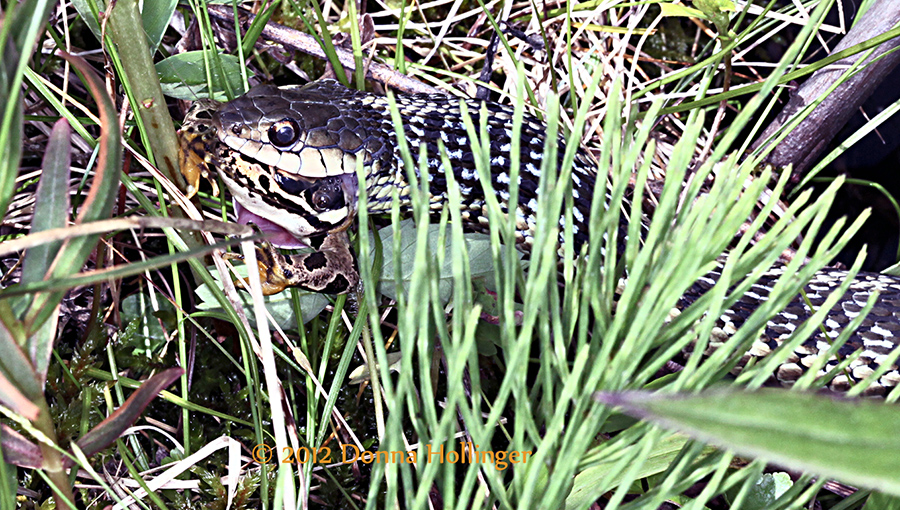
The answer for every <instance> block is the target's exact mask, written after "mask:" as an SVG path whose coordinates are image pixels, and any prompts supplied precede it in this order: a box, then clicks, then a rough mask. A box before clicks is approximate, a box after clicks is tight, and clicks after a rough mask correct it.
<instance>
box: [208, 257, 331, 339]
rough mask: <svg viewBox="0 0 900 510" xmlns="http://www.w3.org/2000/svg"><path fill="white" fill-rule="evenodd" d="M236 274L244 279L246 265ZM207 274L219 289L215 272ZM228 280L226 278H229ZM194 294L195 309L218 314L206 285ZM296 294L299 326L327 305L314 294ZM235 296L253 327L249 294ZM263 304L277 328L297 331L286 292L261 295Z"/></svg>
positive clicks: (291, 304)
mask: <svg viewBox="0 0 900 510" xmlns="http://www.w3.org/2000/svg"><path fill="white" fill-rule="evenodd" d="M235 270H236V272H237V273H238V275H240V276H246V274H247V266H245V265H238V266H236V267H235ZM209 272H210V274H212V275H213V277H214V278H215V279H216V282H217V284H218V286H219V288H221V287H222V285H221V284H219V283H218V282H221V277H220V276H219V272H218V271H216V270H215V268H210V270H209ZM229 277H230V275H229ZM195 292H196V293H197V297H199V298H200V301H201V302H200V303H198V304H197V308H198V309H200V310H205V311H208V312H220V311H222V308H221V306H220V305H219V302H218V301H217V300H216V296H215V294H213V292H212V291H211V290H210V289H209V287H208V286H207V285H206V284H203V285H200V286H199V287H197V290H196V291H195ZM299 292H300V310H301V311H302V313H303V317H302V322H301V323H302V324H306V323H307V322H309V321H311V320H313V319H314V318H316V317H317V316H318V315H319V314H320V313H322V310H324V309H325V307H326V306H328V303H329V301H328V297H326V296H325V295H324V294H318V293H315V292H305V291H299ZM238 297H239V298H240V300H241V304H242V305H243V307H244V314H245V315H246V316H247V320H248V321H249V322H250V325H251V326H254V327H255V326H256V314H255V313H253V299H252V298H251V297H250V293H249V292H246V291H244V290H238ZM263 301H264V302H265V304H266V309H267V310H269V313H270V314H272V318H273V319H275V323H276V324H278V326H279V327H281V329H284V330H296V329H297V324H298V322H297V316H296V315H295V314H294V304H293V302H292V301H291V293H290V291H285V292H279V293H278V294H275V295H273V296H265V298H264V299H263Z"/></svg>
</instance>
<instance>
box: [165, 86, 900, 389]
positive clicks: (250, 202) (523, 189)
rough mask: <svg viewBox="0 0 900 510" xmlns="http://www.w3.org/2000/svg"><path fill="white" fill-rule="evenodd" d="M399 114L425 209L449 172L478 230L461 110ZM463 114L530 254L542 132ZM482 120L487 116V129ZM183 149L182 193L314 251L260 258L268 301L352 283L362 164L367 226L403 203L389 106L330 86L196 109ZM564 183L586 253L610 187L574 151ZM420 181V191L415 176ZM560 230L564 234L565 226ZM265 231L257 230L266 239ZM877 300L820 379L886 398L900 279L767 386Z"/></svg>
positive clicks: (282, 241)
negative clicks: (226, 198)
mask: <svg viewBox="0 0 900 510" xmlns="http://www.w3.org/2000/svg"><path fill="white" fill-rule="evenodd" d="M395 102H396V105H397V110H398V112H399V116H400V119H401V122H402V128H403V133H404V139H405V141H406V143H408V145H409V146H410V149H411V152H412V154H414V155H417V154H419V150H420V148H424V149H425V150H426V152H427V158H428V159H427V172H426V173H427V182H428V186H429V200H430V204H431V206H432V208H434V209H440V208H442V207H443V206H444V205H445V204H447V201H448V194H447V176H448V173H450V172H452V174H453V177H454V178H455V180H456V181H457V182H458V184H459V188H460V192H461V195H462V196H463V201H464V203H463V204H460V206H461V209H462V217H463V220H464V221H465V222H466V224H467V226H468V227H469V228H470V229H473V230H482V231H484V230H487V224H488V219H487V213H486V210H485V209H486V207H485V195H484V190H483V187H482V185H481V181H480V178H479V175H478V171H477V169H476V164H475V155H474V154H473V151H472V148H471V145H472V143H471V139H470V137H469V135H468V132H469V131H468V130H467V129H466V127H465V124H464V122H463V113H462V111H461V108H460V100H458V99H454V98H450V97H443V96H432V95H413V96H403V95H401V96H397V98H396V101H395ZM465 104H466V106H467V108H466V109H467V110H468V113H469V115H471V118H472V121H473V124H474V125H475V126H476V129H477V128H478V126H479V125H480V123H481V122H484V123H485V124H486V129H487V134H488V137H489V140H490V142H489V144H487V146H488V147H487V148H488V150H489V160H490V175H489V176H485V177H489V178H490V183H491V186H492V188H493V191H494V193H496V195H497V197H498V199H499V201H500V203H501V207H502V208H503V211H504V212H505V213H507V214H514V215H515V218H516V228H517V230H516V236H517V245H518V246H519V248H520V249H521V250H523V251H526V252H527V251H528V250H530V248H531V246H532V243H533V241H534V231H535V225H536V211H537V198H538V183H539V179H540V176H541V168H542V165H543V164H544V162H543V154H544V145H545V137H546V126H545V124H544V123H543V122H541V121H540V120H539V119H537V118H536V117H534V116H532V115H529V114H527V113H525V114H524V117H523V122H522V124H521V125H522V127H521V133H520V135H519V136H518V137H516V138H515V139H514V134H513V117H514V112H513V109H512V108H510V107H507V106H503V105H499V104H495V103H490V102H480V101H475V100H466V101H465ZM482 115H486V116H485V118H484V119H482V118H481V116H482ZM181 137H182V145H183V147H184V160H183V163H182V164H183V172H185V175H187V176H188V178H189V180H190V181H193V182H194V184H196V180H197V179H198V177H197V174H198V173H199V171H198V170H195V167H197V166H198V165H199V166H208V167H212V168H213V169H215V170H217V171H218V172H219V174H220V176H221V177H222V179H223V181H224V182H225V184H226V185H227V186H228V188H229V190H230V192H231V193H232V195H233V197H234V199H235V201H236V203H237V204H238V205H239V209H241V210H246V212H247V213H248V215H250V216H252V218H251V221H254V222H256V223H257V224H263V223H264V224H268V223H273V224H274V225H275V227H273V228H271V229H270V230H276V229H281V230H283V231H285V232H286V234H285V235H283V236H281V237H277V236H276V237H274V238H273V239H275V240H274V241H273V244H275V245H276V246H281V247H296V246H299V245H307V246H312V247H313V248H315V249H316V250H317V251H316V252H313V253H312V254H304V255H299V256H293V257H292V258H291V257H284V256H282V255H280V254H278V253H277V252H275V251H274V250H269V251H264V252H263V253H262V254H261V255H262V257H263V259H267V258H268V260H266V262H273V261H275V262H277V261H281V262H290V263H289V264H286V265H287V266H289V267H291V268H292V269H289V270H285V272H284V274H283V273H278V274H275V275H272V274H271V273H270V274H269V275H268V276H269V277H270V278H269V279H270V280H275V281H277V282H279V285H276V286H275V287H273V289H274V290H275V291H277V290H280V289H282V288H284V286H290V285H294V286H299V287H304V288H307V289H311V290H314V291H323V292H346V291H348V290H350V288H351V287H352V286H353V285H354V284H355V283H356V281H357V280H356V279H355V278H357V276H356V273H355V268H354V267H353V262H352V255H351V254H350V252H349V247H348V246H347V245H348V242H347V238H346V233H345V231H346V229H347V227H348V226H349V225H350V224H351V222H352V220H353V218H354V216H355V213H356V208H357V203H358V198H357V197H358V193H359V187H360V185H359V183H358V182H357V177H356V168H357V164H358V163H357V162H358V161H359V160H360V159H361V160H362V163H361V164H362V165H363V168H364V170H365V175H366V182H365V184H364V186H365V188H366V193H367V201H368V209H369V211H370V212H375V213H377V212H384V211H388V210H390V208H391V204H392V201H393V200H394V197H399V200H400V202H401V206H406V205H409V203H410V200H409V196H410V183H409V182H408V180H407V177H406V175H407V174H406V171H405V169H404V165H403V161H402V157H401V154H400V149H399V146H400V144H399V143H398V139H397V132H396V130H395V127H394V123H393V122H392V117H391V112H390V107H389V102H388V100H387V98H385V97H383V96H378V95H375V94H371V93H367V92H360V91H355V90H350V89H347V88H345V87H343V86H342V85H340V84H339V83H337V82H335V81H331V80H322V81H317V82H313V83H311V84H309V85H306V86H303V87H294V86H290V87H274V86H271V85H261V86H257V87H254V88H253V89H251V90H250V91H249V92H248V93H247V94H245V95H244V96H241V97H239V98H237V99H235V100H233V101H231V102H228V103H223V104H219V103H205V102H198V103H197V104H196V105H195V107H194V108H193V109H192V110H191V111H190V112H189V113H188V116H187V118H186V120H185V123H184V126H183V128H182V131H181ZM558 141H559V149H558V159H559V160H558V161H557V162H556V164H557V165H559V164H560V163H561V162H562V158H563V154H564V153H565V139H564V138H562V137H559V140H558ZM515 142H518V143H515ZM516 146H518V147H519V152H518V157H519V160H520V167H519V168H520V173H519V178H518V190H519V191H518V200H517V201H516V202H515V203H512V202H511V200H510V198H511V197H510V164H511V161H512V158H513V156H514V151H513V148H514V147H516ZM442 158H446V159H442ZM184 168H187V170H184ZM571 176H572V177H571V179H572V204H573V207H574V209H573V210H572V216H571V217H572V221H573V224H572V226H571V230H572V233H573V238H574V243H575V250H576V253H578V250H579V249H581V247H582V246H583V245H584V244H585V243H587V241H588V218H589V216H590V208H591V203H592V200H593V195H594V193H595V192H600V193H604V192H606V193H608V189H607V187H606V180H605V179H598V177H597V165H596V163H594V162H593V160H592V158H591V157H590V156H589V155H588V154H587V153H586V152H585V151H584V150H583V149H581V148H579V149H578V151H577V152H576V154H575V158H574V162H573V166H572V174H571ZM419 177H423V176H422V175H421V173H420V174H419ZM598 186H599V187H598ZM560 222H561V226H564V224H565V223H564V219H561V220H560ZM623 222H627V219H623ZM261 228H263V229H264V230H266V227H265V226H262V225H261ZM560 230H561V231H562V229H560ZM626 230H627V223H623V224H622V225H620V233H621V235H620V237H623V236H624V232H625V231H626ZM560 240H561V241H562V236H561V239H560ZM273 265H277V264H273ZM267 267H268V266H267ZM297 268H299V269H297ZM778 272H779V270H778V269H776V270H774V271H773V272H771V273H770V274H767V275H766V276H765V277H764V278H763V279H761V280H760V281H759V282H758V283H757V284H756V285H754V286H753V288H752V289H751V291H750V292H748V293H747V294H745V295H744V296H743V297H742V298H741V299H740V300H739V301H738V302H737V303H736V304H735V305H733V306H732V307H731V308H730V309H729V310H727V311H726V312H725V313H724V315H723V316H722V319H721V321H722V330H723V331H724V332H725V334H726V335H727V334H728V332H729V330H731V329H733V328H737V327H739V326H740V324H741V323H742V322H743V321H744V320H745V319H746V318H747V317H748V316H749V315H750V313H752V311H753V310H754V309H755V308H756V307H757V306H758V305H759V303H761V302H762V301H764V300H765V299H766V298H767V296H768V293H769V291H770V287H769V285H770V284H771V282H773V281H774V280H775V278H777V276H778ZM296 273H302V274H296ZM846 276H847V275H846V273H845V272H843V271H839V270H825V271H821V272H819V273H817V274H816V275H815V278H814V280H813V281H812V282H811V283H810V284H809V285H808V286H807V289H806V292H807V296H808V298H809V299H810V301H811V304H812V305H813V306H818V305H821V304H822V303H823V302H824V299H825V298H826V297H827V296H828V295H829V294H830V293H831V291H833V290H835V289H836V288H837V287H838V286H839V285H840V283H841V282H842V281H844V279H845V278H846ZM714 284H715V279H714V277H713V276H712V275H711V276H709V277H706V278H702V279H701V280H700V281H698V282H697V284H696V285H695V286H694V287H695V288H694V289H692V292H691V293H690V295H688V296H685V298H684V299H683V303H682V305H684V306H687V305H689V304H690V302H691V301H693V300H694V299H695V298H696V297H697V296H700V295H702V294H703V292H705V291H706V290H708V289H709V288H710V287H711V286H713V285H714ZM875 290H878V291H879V292H880V294H881V299H880V300H879V302H878V303H877V305H876V307H875V308H874V310H873V311H872V312H871V313H870V314H869V316H868V317H867V318H866V319H865V320H864V321H863V324H862V326H861V327H860V328H859V329H858V330H857V331H856V332H855V333H854V334H853V335H852V336H851V337H850V339H849V340H848V341H847V342H846V343H845V344H844V345H843V346H842V347H841V349H840V350H839V352H838V353H836V354H835V355H834V356H831V357H830V358H829V360H828V362H827V363H826V364H825V366H824V367H823V368H822V369H821V371H820V375H825V374H827V373H828V372H829V371H830V370H831V369H833V368H834V367H835V366H836V365H837V364H838V363H840V362H841V360H843V359H845V358H846V357H848V356H851V355H856V356H857V357H856V358H855V359H853V360H852V361H851V362H850V363H849V365H848V366H847V367H846V368H845V369H844V370H843V372H842V373H840V374H839V375H837V376H834V374H831V375H832V376H834V377H833V379H831V382H830V383H829V387H830V388H832V389H835V390H846V389H848V388H849V387H850V386H852V385H853V384H855V383H857V382H859V381H860V380H862V379H864V378H866V377H868V376H869V375H871V374H872V373H873V372H874V371H875V370H878V369H879V367H880V366H881V365H882V364H886V365H888V366H887V367H885V368H883V369H882V371H883V373H882V374H881V376H880V377H879V378H878V380H877V381H874V382H873V383H872V384H871V385H870V386H869V389H868V390H867V394H871V395H883V394H886V393H887V392H888V391H889V390H890V389H891V388H893V387H895V386H897V384H898V383H900V370H898V367H897V364H896V361H895V360H893V357H892V356H891V353H893V352H894V351H895V349H896V347H897V343H896V338H897V335H898V334H900V333H898V332H900V279H898V278H894V277H890V276H884V275H879V274H871V273H861V274H859V275H858V276H857V278H856V279H855V280H854V281H853V284H852V285H851V289H850V291H848V293H847V294H846V295H845V296H843V299H842V300H841V301H840V302H839V303H838V305H837V306H836V307H835V308H834V309H833V310H832V311H831V313H830V315H829V317H828V319H827V320H826V321H825V324H824V328H823V330H820V331H819V332H818V333H816V334H815V335H813V336H812V337H811V338H809V339H808V340H807V341H806V342H805V343H804V344H803V345H801V346H800V347H799V348H797V349H795V351H794V352H793V354H792V356H791V357H790V358H789V359H788V360H787V361H786V362H785V363H783V364H782V365H781V366H780V367H779V368H778V373H777V374H776V377H777V378H778V379H779V380H780V381H782V382H783V383H785V384H789V383H791V382H793V381H796V380H797V379H798V378H799V377H800V375H802V374H803V373H804V372H805V371H806V370H807V368H808V367H810V366H811V365H813V364H814V362H815V360H816V359H817V358H818V357H819V356H821V355H823V353H825V352H826V351H828V349H829V347H830V346H831V343H830V341H831V340H833V339H834V338H835V337H836V336H837V335H838V334H839V333H840V331H841V330H842V329H843V328H844V327H845V326H846V325H847V324H848V323H849V322H850V321H851V320H852V319H853V318H854V317H856V316H857V315H858V314H859V312H860V310H861V308H862V306H863V305H864V304H865V302H866V299H867V298H868V296H869V295H870V294H871V293H872V292H873V291H875ZM810 316H811V312H810V310H809V308H808V307H807V306H806V305H805V304H804V302H803V301H802V299H801V298H800V297H799V296H798V298H797V299H795V300H794V301H793V302H792V303H791V304H790V305H789V306H788V307H787V308H785V309H784V310H783V311H782V312H781V313H780V314H779V315H778V316H776V317H775V318H773V319H772V320H771V321H770V322H769V323H768V324H767V327H766V331H765V336H764V337H763V338H761V339H759V340H758V341H757V342H756V344H755V345H754V347H753V348H752V349H751V351H750V352H749V353H748V354H747V356H746V358H747V360H749V359H751V358H754V357H763V356H766V355H767V354H768V353H770V352H771V351H772V350H773V349H774V348H776V347H777V346H778V345H780V344H781V343H782V341H783V340H784V339H786V338H787V337H788V336H790V334H791V333H792V332H793V331H794V329H795V328H796V327H797V326H798V325H799V324H801V323H802V322H803V321H805V320H806V319H807V318H809V317H810Z"/></svg>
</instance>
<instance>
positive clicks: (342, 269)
mask: <svg viewBox="0 0 900 510" xmlns="http://www.w3.org/2000/svg"><path fill="white" fill-rule="evenodd" d="M310 246H311V247H312V248H313V249H315V250H316V251H313V252H308V253H300V254H296V255H284V254H282V253H281V252H279V251H278V250H276V249H275V247H274V246H272V244H271V243H269V242H263V243H258V244H257V245H256V263H257V266H259V279H260V282H261V283H262V290H263V294H265V295H267V296H269V295H272V294H277V293H279V292H281V291H283V290H284V289H286V288H288V287H298V288H301V289H304V290H308V291H311V292H321V293H323V294H346V293H348V292H350V291H351V290H353V289H354V288H355V287H356V286H357V284H358V283H359V272H358V271H357V269H356V258H355V257H354V256H353V252H352V251H351V250H350V239H349V238H348V237H347V232H346V231H340V232H332V233H329V234H325V235H322V236H317V237H313V238H310ZM228 258H240V256H237V255H233V256H230V257H228ZM244 286H245V287H246V286H247V284H246V282H244Z"/></svg>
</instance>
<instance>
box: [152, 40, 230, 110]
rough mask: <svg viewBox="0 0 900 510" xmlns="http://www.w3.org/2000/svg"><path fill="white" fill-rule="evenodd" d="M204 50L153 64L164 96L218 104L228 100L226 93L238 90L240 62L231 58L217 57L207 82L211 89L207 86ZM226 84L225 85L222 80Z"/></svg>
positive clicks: (226, 56)
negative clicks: (214, 101)
mask: <svg viewBox="0 0 900 510" xmlns="http://www.w3.org/2000/svg"><path fill="white" fill-rule="evenodd" d="M212 57H213V55H207V60H208V61H209V62H214V61H215V59H213V58H212ZM207 60H204V52H203V51H188V52H185V53H179V54H178V55H172V56H171V57H169V58H167V59H165V60H162V61H160V62H158V63H157V64H156V72H157V73H159V81H160V85H162V89H163V93H164V94H165V95H167V96H170V97H174V98H176V99H184V100H194V99H198V98H206V97H211V98H212V99H215V100H218V101H225V100H226V99H228V97H227V95H226V92H225V91H226V90H229V87H230V90H233V91H241V90H244V85H243V83H242V81H241V62H240V60H238V58H237V57H235V56H234V55H227V54H220V55H218V61H219V62H221V65H222V67H221V69H220V68H219V67H218V66H217V65H215V64H214V65H212V66H211V67H210V77H211V78H210V79H211V80H212V86H213V90H212V91H210V90H209V87H208V85H207V83H208V82H207V72H206V62H207ZM226 80H227V81H228V84H227V85H226V83H225V81H226Z"/></svg>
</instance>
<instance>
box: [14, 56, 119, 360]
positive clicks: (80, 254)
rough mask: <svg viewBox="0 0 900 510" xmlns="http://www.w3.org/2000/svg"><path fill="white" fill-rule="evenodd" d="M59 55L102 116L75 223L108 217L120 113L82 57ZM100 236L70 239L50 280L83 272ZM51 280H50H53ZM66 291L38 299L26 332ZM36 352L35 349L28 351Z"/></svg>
mask: <svg viewBox="0 0 900 510" xmlns="http://www.w3.org/2000/svg"><path fill="white" fill-rule="evenodd" d="M59 55H60V56H61V57H63V58H65V59H66V60H68V61H69V63H71V64H72V66H73V67H74V68H75V69H76V70H77V71H78V72H79V73H81V76H82V80H83V81H84V84H85V85H86V86H87V87H88V89H89V90H90V91H91V95H93V96H94V99H95V100H96V101H97V107H98V109H99V113H100V146H99V147H100V152H99V155H98V157H97V166H96V170H95V172H94V180H93V182H92V183H91V188H90V191H89V192H88V194H87V197H86V198H85V200H84V203H83V204H82V205H81V208H80V210H79V212H78V217H77V218H76V219H75V222H76V224H81V223H87V222H90V221H96V220H99V219H103V218H108V217H109V214H110V212H111V210H112V204H113V202H114V201H115V198H116V191H117V190H118V186H119V174H120V173H121V169H122V139H121V136H120V133H119V124H118V117H117V111H116V108H115V106H114V105H113V102H112V99H110V97H109V94H107V93H106V88H105V86H104V84H103V82H102V81H101V80H100V78H99V77H98V76H97V73H96V71H94V69H93V68H92V67H91V66H89V65H88V63H87V62H86V61H85V60H84V59H83V58H80V57H75V56H72V55H68V54H66V53H64V52H60V53H59ZM98 239H99V236H98V235H90V236H83V237H77V238H73V239H70V240H69V242H68V243H67V244H66V245H65V248H64V249H63V250H62V251H60V252H59V253H57V254H56V257H55V259H54V263H53V266H52V267H53V269H52V275H49V276H50V278H62V277H65V276H69V275H71V274H74V273H76V272H78V271H79V270H81V267H82V265H84V262H85V261H86V260H87V258H88V256H89V255H90V254H91V252H92V251H93V250H94V248H95V247H96V245H97V240H98ZM50 278H48V279H50ZM62 296H63V292H48V293H43V294H38V295H36V296H35V299H34V303H33V305H32V306H31V308H30V309H29V310H28V313H27V315H26V317H25V321H24V322H25V325H26V331H28V332H29V333H34V332H36V331H37V330H38V329H40V328H41V326H42V325H43V323H44V322H45V321H46V320H47V319H48V318H50V316H51V315H52V314H53V313H55V310H56V305H57V304H58V303H59V301H60V300H61V299H62ZM29 350H31V351H32V352H33V349H31V348H29Z"/></svg>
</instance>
